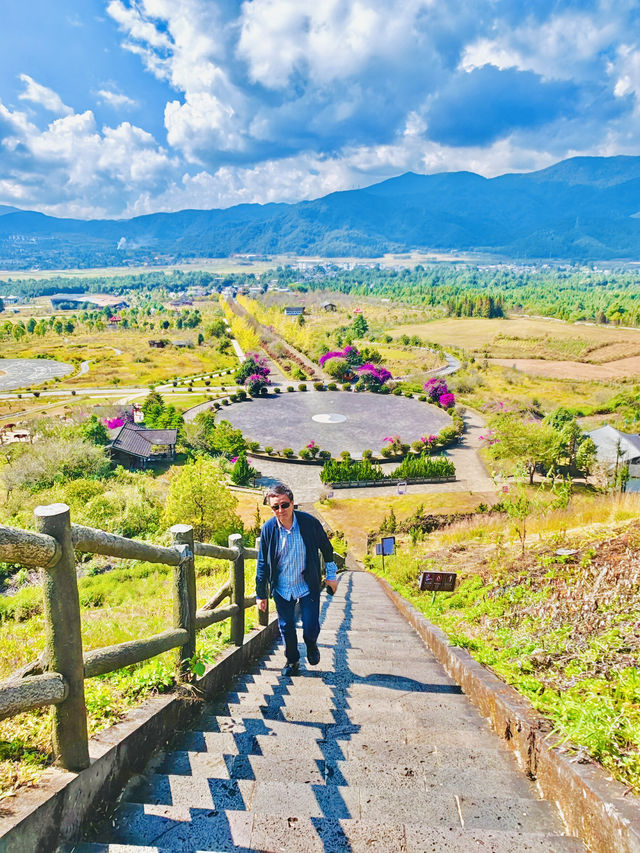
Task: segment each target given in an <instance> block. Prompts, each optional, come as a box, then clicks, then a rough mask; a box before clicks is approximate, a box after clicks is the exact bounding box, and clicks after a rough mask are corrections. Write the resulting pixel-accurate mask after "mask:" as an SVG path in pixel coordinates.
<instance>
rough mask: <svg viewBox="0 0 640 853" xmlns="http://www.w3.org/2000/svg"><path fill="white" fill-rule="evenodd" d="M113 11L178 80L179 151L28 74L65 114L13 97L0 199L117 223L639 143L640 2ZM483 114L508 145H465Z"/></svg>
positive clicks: (174, 137)
mask: <svg viewBox="0 0 640 853" xmlns="http://www.w3.org/2000/svg"><path fill="white" fill-rule="evenodd" d="M105 5H106V10H107V13H108V16H109V19H110V22H111V23H113V22H115V24H116V25H117V27H118V31H119V33H120V38H121V44H122V48H123V49H125V50H126V51H128V52H129V53H130V54H133V55H134V56H135V57H138V58H139V63H140V68H141V72H140V73H141V74H142V75H144V74H145V72H148V73H150V74H152V75H154V76H155V77H156V78H158V80H161V81H162V86H164V87H165V89H168V90H170V94H169V95H168V96H167V98H166V102H165V105H164V125H165V129H166V134H167V147H166V148H164V147H163V146H162V145H160V144H159V143H158V141H157V140H156V139H154V138H153V137H152V136H151V135H150V134H148V133H146V132H145V131H143V130H142V129H141V128H139V127H136V126H135V125H133V124H131V123H129V122H123V123H121V124H119V125H118V126H117V127H99V126H98V125H97V124H96V118H95V114H94V112H93V111H92V110H86V111H85V112H81V113H78V114H76V113H74V112H73V111H72V110H71V108H70V107H68V106H66V105H65V104H64V103H63V101H62V99H61V98H60V96H59V95H57V93H56V92H54V91H53V90H51V89H47V88H46V87H44V86H42V85H40V84H39V83H36V82H35V81H34V80H33V78H32V77H29V76H28V75H26V74H25V75H23V76H22V78H21V79H22V81H23V83H24V86H25V91H24V92H23V93H22V94H21V95H20V97H21V98H22V99H23V100H25V101H30V102H31V103H37V104H39V105H40V106H42V107H45V108H46V109H48V110H50V111H51V112H52V113H53V114H54V116H55V120H54V121H51V122H50V123H48V124H47V125H46V126H45V125H44V124H41V126H39V127H38V126H36V124H34V122H36V121H43V120H42V119H41V118H40V119H37V118H34V116H39V115H41V113H40V111H37V112H36V111H34V110H31V109H27V108H26V107H25V109H24V111H22V110H20V109H17V110H15V109H9V108H7V107H5V106H4V105H2V104H0V140H1V141H0V145H1V146H2V147H1V148H0V152H1V153H2V158H1V159H0V203H11V202H12V201H13V202H14V203H19V204H20V206H23V207H24V206H28V205H32V206H34V207H37V208H39V209H43V210H48V211H50V212H52V211H64V212H67V213H69V214H71V213H73V212H75V213H76V215H77V212H78V211H80V210H82V211H84V214H82V215H106V214H109V215H121V214H130V213H142V212H150V211H153V210H156V209H164V210H175V209H178V208H182V207H194V206H196V207H218V206H228V205H230V204H236V203H239V202H256V201H257V202H268V201H281V200H287V201H297V200H299V199H301V198H310V197H315V196H319V195H323V194H325V193H328V192H332V191H335V190H338V189H343V188H350V187H353V186H363V185H366V184H368V183H372V182H374V181H376V180H379V179H384V178H387V177H390V176H391V175H394V174H398V173H400V172H403V171H407V170H414V171H418V172H425V171H427V172H432V171H445V170H449V169H471V170H474V171H478V172H480V173H481V174H485V175H487V176H491V175H495V174H499V173H501V172H506V171H509V170H517V171H519V170H527V169H534V168H540V167H543V166H546V165H549V164H550V163H552V162H554V161H556V160H559V159H561V158H563V157H565V156H570V155H572V154H576V153H582V154H599V153H602V154H610V153H617V152H623V151H624V152H633V153H636V152H637V150H638V145H639V143H640V58H639V56H640V51H639V49H638V44H637V43H636V42H637V40H636V38H635V33H636V30H637V23H636V20H635V17H634V15H635V10H636V5H637V0H615V2H614V0H593V2H590V3H589V4H588V5H587V4H576V3H575V2H573V0H539V2H537V3H535V4H524V5H523V4H521V3H516V2H515V0H314V2H313V3H303V2H300V0H106V2H105ZM130 61H131V60H130V57H128V62H129V63H130ZM487 65H489V66H492V67H491V69H490V72H489V73H480V69H483V68H484V67H485V66H487ZM519 75H526V80H525V82H526V86H525V85H524V83H523V82H522V81H523V79H524V78H523V77H522V76H519ZM474 81H475V82H474ZM485 81H489V82H490V83H491V85H489V83H488V82H485ZM514 81H515V82H516V83H517V82H518V81H520V88H517V87H514V86H513V85H512V83H513V82H514ZM558 81H561V82H560V83H558ZM470 83H473V86H471V85H468V84H470ZM136 84H138V85H136ZM154 86H155V89H154V93H155V92H157V91H158V90H159V89H160V87H159V86H157V85H156V84H154ZM465 86H466V88H465ZM510 87H511V88H510ZM124 88H125V91H126V92H127V93H128V94H126V95H125V94H121V92H120V89H119V86H118V85H116V83H112V82H111V81H110V80H108V79H105V81H104V82H103V83H102V88H101V89H100V90H99V91H97V92H94V93H93V94H94V97H95V98H96V99H97V100H99V101H100V102H101V103H102V104H105V105H108V106H110V107H112V108H113V109H117V110H123V109H130V108H133V107H137V108H138V109H141V110H142V109H144V108H145V103H144V94H143V93H144V85H142V84H139V81H131V86H129V84H128V83H127V85H126V86H124ZM505 90H508V93H509V94H510V95H511V101H509V99H506V101H505V94H504V93H505ZM514 91H516V94H515V95H514V94H513V92H514ZM558 92H559V93H561V95H562V96H563V97H564V98H566V101H567V103H568V106H567V107H566V108H565V105H564V102H563V101H561V100H560V99H559V98H558V97H557V96H556V97H555V100H554V94H553V93H558ZM465 93H466V94H465ZM528 93H531V97H528V96H527V95H528ZM132 95H134V96H135V97H136V99H137V100H136V101H134V98H133V97H132ZM154 96H155V95H154ZM507 101H508V102H509V104H510V109H502V111H501V107H500V105H501V104H503V103H505V102H507ZM550 103H553V104H555V109H549V107H548V105H549V104H550ZM496 105H497V106H496ZM634 105H635V112H634V110H633V106H634ZM507 114H508V115H507ZM505 115H507V119H506V120H504V121H502V120H503V119H504V116H505ZM443 116H444V117H447V116H451V117H452V118H451V121H450V122H448V123H447V122H443ZM478 116H480V118H482V117H484V120H485V122H489V123H490V124H492V125H495V124H496V122H494V121H493V116H496V118H497V119H500V120H501V122H502V123H501V125H500V133H499V136H500V139H499V140H495V139H494V136H493V135H491V134H485V137H484V138H485V139H486V140H488V141H487V142H486V143H485V144H479V143H478V144H474V145H472V144H471V143H470V140H471V139H472V138H473V139H478V140H479V139H481V138H482V134H480V133H479V130H478V123H479V121H480V119H479V118H478ZM487 116H488V118H487ZM150 125H151V122H150ZM443 125H444V130H443ZM474 128H475V130H474ZM474 133H475V136H474V135H473V134H474Z"/></svg>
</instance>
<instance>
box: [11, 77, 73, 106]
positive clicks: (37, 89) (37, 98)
mask: <svg viewBox="0 0 640 853" xmlns="http://www.w3.org/2000/svg"><path fill="white" fill-rule="evenodd" d="M20 79H21V80H22V82H23V83H24V84H25V90H24V92H21V93H20V94H19V95H18V97H19V98H20V100H21V101H31V102H32V103H34V104H40V106H41V107H44V108H45V110H49V112H52V113H55V114H56V115H71V113H72V112H73V110H72V109H71V107H68V106H67V105H66V104H65V103H63V101H62V98H61V97H60V95H58V93H57V92H54V91H53V89H48V88H47V87H46V86H42V85H41V84H40V83H36V81H35V80H34V79H33V77H29V75H28V74H21V75H20Z"/></svg>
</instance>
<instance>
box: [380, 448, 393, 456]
mask: <svg viewBox="0 0 640 853" xmlns="http://www.w3.org/2000/svg"><path fill="white" fill-rule="evenodd" d="M380 455H381V456H384V458H385V459H390V458H391V457H392V456H394V455H395V454H394V452H393V450H392V449H391V448H390V447H383V448H382V450H381V451H380Z"/></svg>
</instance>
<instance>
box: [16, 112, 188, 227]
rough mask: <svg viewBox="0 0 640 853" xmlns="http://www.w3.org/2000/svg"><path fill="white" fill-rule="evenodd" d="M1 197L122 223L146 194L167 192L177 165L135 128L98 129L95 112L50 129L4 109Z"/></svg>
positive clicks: (72, 117)
mask: <svg viewBox="0 0 640 853" xmlns="http://www.w3.org/2000/svg"><path fill="white" fill-rule="evenodd" d="M0 138H1V139H2V141H1V143H0V145H1V148H0V153H1V160H2V164H3V168H2V174H1V175H0V198H3V199H7V200H9V199H12V200H13V202H14V203H15V204H18V205H19V206H21V207H36V208H38V209H39V210H43V211H44V212H49V213H60V214H64V215H73V216H83V217H88V216H115V215H118V214H119V213H120V212H121V211H122V209H123V207H124V206H126V204H127V201H128V199H129V198H136V197H137V196H138V195H139V194H140V192H141V191H146V192H152V193H156V192H160V191H161V190H162V187H163V186H164V184H165V183H166V181H167V180H168V178H169V176H170V174H171V173H172V171H173V170H174V169H175V168H176V166H177V162H176V159H175V158H173V157H171V156H170V155H169V154H168V153H167V151H165V150H164V149H163V148H162V147H160V146H158V144H157V143H156V141H155V139H154V138H153V137H152V136H151V134H149V133H147V132H146V131H144V130H142V129H141V128H139V127H136V126H135V125H132V124H131V123H129V122H123V123H121V124H120V125H118V126H117V127H108V126H107V127H102V128H99V127H98V126H97V124H96V120H95V116H94V114H93V112H92V111H91V110H86V111H84V112H83V113H72V114H70V115H65V116H62V117H60V118H57V119H54V120H53V121H52V122H50V123H49V124H48V125H47V126H46V127H45V128H44V129H40V128H39V127H38V126H37V125H36V124H34V123H33V122H32V121H31V120H30V119H29V117H28V116H27V115H26V113H23V112H21V111H19V110H11V109H9V108H8V107H7V106H6V105H4V104H3V103H2V102H0Z"/></svg>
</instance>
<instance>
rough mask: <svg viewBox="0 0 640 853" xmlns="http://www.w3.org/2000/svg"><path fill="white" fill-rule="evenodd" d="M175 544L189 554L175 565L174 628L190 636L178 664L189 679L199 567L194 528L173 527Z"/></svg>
mask: <svg viewBox="0 0 640 853" xmlns="http://www.w3.org/2000/svg"><path fill="white" fill-rule="evenodd" d="M171 534H172V536H173V542H174V544H175V545H183V546H186V548H187V549H188V555H185V558H184V559H183V560H181V562H180V564H179V565H178V566H174V567H173V627H174V628H184V629H185V631H188V633H189V639H188V640H187V642H186V643H185V644H184V646H181V647H180V648H179V649H178V653H177V657H178V659H177V666H178V669H179V671H180V676H181V678H189V677H190V675H191V670H190V666H189V661H190V659H191V658H192V657H193V656H194V655H195V653H196V609H197V606H196V568H195V560H194V556H193V527H192V526H191V525H190V524H174V525H173V527H172V528H171Z"/></svg>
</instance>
